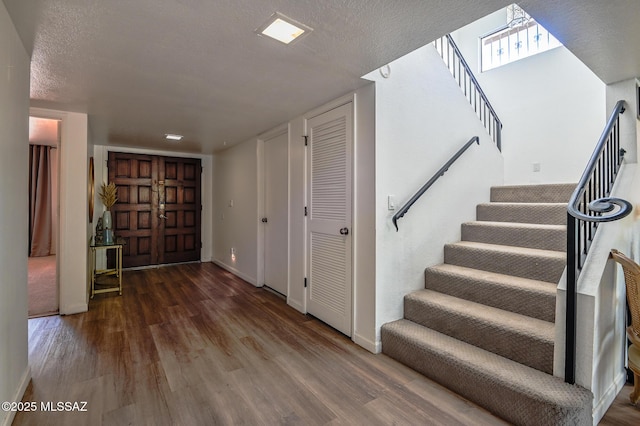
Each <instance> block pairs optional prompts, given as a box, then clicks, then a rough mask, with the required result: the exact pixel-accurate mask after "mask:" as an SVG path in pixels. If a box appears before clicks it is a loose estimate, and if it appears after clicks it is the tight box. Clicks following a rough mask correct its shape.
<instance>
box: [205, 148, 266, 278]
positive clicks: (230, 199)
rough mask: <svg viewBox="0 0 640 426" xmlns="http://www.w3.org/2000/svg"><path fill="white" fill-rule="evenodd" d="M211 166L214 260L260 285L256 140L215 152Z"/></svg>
mask: <svg viewBox="0 0 640 426" xmlns="http://www.w3.org/2000/svg"><path fill="white" fill-rule="evenodd" d="M213 165H214V166H213V168H214V174H213V193H214V201H213V228H214V233H215V238H214V242H213V261H214V262H215V263H216V264H218V265H220V266H222V267H223V268H225V269H227V270H229V271H231V272H233V273H234V274H236V275H238V276H239V277H241V278H242V279H244V280H246V281H248V282H250V283H251V284H253V285H255V286H258V285H261V283H258V223H260V220H259V211H258V140H257V139H252V140H248V141H246V142H243V143H240V144H238V145H234V146H233V147H231V148H229V149H227V150H225V151H222V152H220V153H218V154H216V155H214V157H213ZM232 248H233V249H234V250H235V260H233V259H232V256H231V249H232Z"/></svg>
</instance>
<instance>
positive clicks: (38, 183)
mask: <svg viewBox="0 0 640 426" xmlns="http://www.w3.org/2000/svg"><path fill="white" fill-rule="evenodd" d="M53 149H55V148H54V147H51V146H44V145H30V146H29V256H33V257H36V256H49V255H51V254H54V253H55V244H54V231H53V223H54V219H53V214H54V210H53V208H52V203H53V192H54V191H53V188H52V180H53V179H52V177H53V176H52V167H51V165H52V164H51V159H52V155H51V154H52V150H53Z"/></svg>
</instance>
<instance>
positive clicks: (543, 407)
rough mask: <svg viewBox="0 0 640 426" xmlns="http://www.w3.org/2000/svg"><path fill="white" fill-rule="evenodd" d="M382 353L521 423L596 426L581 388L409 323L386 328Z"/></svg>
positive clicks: (588, 395) (588, 396) (588, 397)
mask: <svg viewBox="0 0 640 426" xmlns="http://www.w3.org/2000/svg"><path fill="white" fill-rule="evenodd" d="M381 334H382V341H383V346H382V351H383V353H385V354H386V355H388V356H390V357H392V358H394V359H395V360H397V361H399V362H401V363H403V364H405V365H407V366H409V367H411V368H413V369H414V370H416V371H418V372H420V373H422V374H424V375H425V376H427V377H429V378H431V379H432V380H435V381H437V382H439V383H440V384H442V385H443V386H446V387H447V388H449V389H451V390H452V391H454V392H456V393H458V394H459V395H462V396H463V397H465V398H467V399H469V400H470V401H472V402H474V403H476V404H478V405H480V406H482V407H484V408H486V409H487V410H489V411H490V412H492V413H494V414H496V415H498V416H500V417H502V418H503V419H505V420H507V421H509V422H511V423H513V424H516V425H586V424H591V423H592V420H591V405H592V399H593V395H592V394H591V392H589V391H588V390H586V389H583V388H581V387H579V386H574V385H569V384H566V383H564V382H563V380H562V379H560V378H557V377H554V376H552V375H549V374H545V373H542V372H540V371H537V370H535V369H533V368H530V367H527V366H524V365H522V364H519V363H517V362H514V361H511V360H509V359H506V358H504V357H501V356H499V355H496V354H494V353H491V352H488V351H485V350H483V349H480V348H477V347H475V346H473V345H470V344H468V343H465V342H461V341H459V340H457V339H454V338H452V337H450V336H446V335H444V334H442V333H438V332H437V331H434V330H430V329H428V328H426V327H423V326H421V325H418V324H416V323H413V322H411V321H408V320H404V319H403V320H398V321H394V322H391V323H387V324H385V325H383V326H382V330H381Z"/></svg>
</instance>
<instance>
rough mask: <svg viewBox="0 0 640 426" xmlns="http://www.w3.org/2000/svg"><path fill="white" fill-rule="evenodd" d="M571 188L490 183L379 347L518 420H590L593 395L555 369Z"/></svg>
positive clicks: (547, 422) (544, 422)
mask: <svg viewBox="0 0 640 426" xmlns="http://www.w3.org/2000/svg"><path fill="white" fill-rule="evenodd" d="M574 188H575V185H568V184H555V185H525V186H505V187H496V188H492V189H491V202H490V203H487V204H480V205H478V207H477V221H476V222H471V223H465V224H463V225H462V241H460V242H458V243H454V244H447V245H446V246H445V248H444V262H445V263H444V264H442V265H437V266H433V267H429V268H427V269H426V271H425V289H424V290H420V291H417V292H414V293H411V294H409V295H407V296H406V297H405V300H404V319H401V320H398V321H395V322H392V323H388V324H385V325H384V326H383V327H382V351H383V352H384V353H385V354H387V355H389V356H391V357H392V358H395V359H396V360H398V361H400V362H402V363H404V364H406V365H408V366H410V367H411V368H413V369H415V370H417V371H419V372H421V373H422V374H424V375H425V376H427V377H429V378H431V379H433V380H435V381H437V382H439V383H441V384H442V385H444V386H446V387H448V388H449V389H451V390H452V391H454V392H456V393H458V394H460V395H462V396H464V397H465V398H467V399H469V400H471V401H473V402H475V403H477V404H479V405H481V406H483V407H485V408H486V409H488V410H489V411H491V412H492V413H494V414H496V415H498V416H500V417H502V418H503V419H505V420H507V421H509V422H512V423H514V424H520V425H570V424H576V425H590V424H591V423H592V418H591V412H592V407H591V406H592V398H593V396H592V394H591V392H589V391H588V390H586V389H583V388H581V387H579V386H572V385H568V384H566V383H564V381H563V380H562V379H561V378H558V377H554V376H553V375H552V374H553V346H554V327H555V326H554V319H555V303H556V284H557V283H558V281H559V280H560V276H561V275H562V272H563V269H564V267H565V264H566V261H565V251H564V250H565V245H566V226H565V222H566V203H567V201H568V200H569V198H570V196H571V193H572V191H573V189H574Z"/></svg>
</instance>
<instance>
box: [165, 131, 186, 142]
mask: <svg viewBox="0 0 640 426" xmlns="http://www.w3.org/2000/svg"><path fill="white" fill-rule="evenodd" d="M183 137H184V136H182V135H175V134H173V133H165V135H164V138H165V139H166V140H168V141H180V140H182V138H183Z"/></svg>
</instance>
